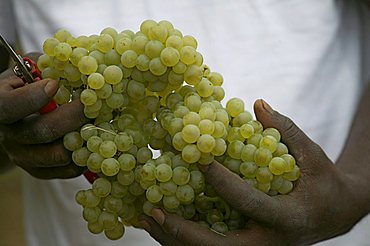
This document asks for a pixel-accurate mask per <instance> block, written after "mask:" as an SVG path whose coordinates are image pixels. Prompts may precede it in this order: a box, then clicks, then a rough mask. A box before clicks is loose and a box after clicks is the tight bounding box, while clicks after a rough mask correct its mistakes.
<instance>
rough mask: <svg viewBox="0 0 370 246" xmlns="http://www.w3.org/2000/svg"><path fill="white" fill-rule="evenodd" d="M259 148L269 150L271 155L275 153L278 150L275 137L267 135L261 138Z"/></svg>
mask: <svg viewBox="0 0 370 246" xmlns="http://www.w3.org/2000/svg"><path fill="white" fill-rule="evenodd" d="M259 147H262V148H266V149H268V150H269V151H270V152H271V153H274V152H275V151H276V148H277V141H276V139H275V138H274V137H273V136H270V135H266V136H264V137H262V138H261V140H260V143H259Z"/></svg>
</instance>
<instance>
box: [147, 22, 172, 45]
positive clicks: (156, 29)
mask: <svg viewBox="0 0 370 246" xmlns="http://www.w3.org/2000/svg"><path fill="white" fill-rule="evenodd" d="M167 36H168V30H167V28H165V27H163V26H161V25H158V24H157V25H153V26H151V27H150V28H149V30H148V37H149V39H150V40H159V41H161V42H162V43H164V42H166V39H167Z"/></svg>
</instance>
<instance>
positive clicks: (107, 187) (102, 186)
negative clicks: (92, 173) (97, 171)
mask: <svg viewBox="0 0 370 246" xmlns="http://www.w3.org/2000/svg"><path fill="white" fill-rule="evenodd" d="M111 189H112V185H111V183H110V182H109V180H107V179H105V178H98V179H96V180H95V181H94V183H93V184H92V191H93V192H94V194H95V195H96V196H98V197H106V196H108V195H109V194H110V192H111Z"/></svg>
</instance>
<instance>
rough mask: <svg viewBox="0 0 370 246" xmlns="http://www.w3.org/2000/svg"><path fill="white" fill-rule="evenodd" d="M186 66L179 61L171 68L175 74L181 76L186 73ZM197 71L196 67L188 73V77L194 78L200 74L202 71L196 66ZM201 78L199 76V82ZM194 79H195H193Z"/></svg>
mask: <svg viewBox="0 0 370 246" xmlns="http://www.w3.org/2000/svg"><path fill="white" fill-rule="evenodd" d="M187 68H188V67H187V66H186V64H184V63H182V62H181V61H179V62H178V63H177V64H176V65H175V66H173V67H172V69H173V71H174V72H175V73H178V74H183V73H185V72H186V70H187ZM198 68H199V69H196V67H194V68H193V69H192V70H189V72H188V75H187V76H188V77H192V76H193V77H194V76H195V75H196V74H197V75H199V74H200V73H202V69H201V68H200V67H199V66H198ZM201 76H202V75H199V81H200V79H201ZM194 78H195V77H194Z"/></svg>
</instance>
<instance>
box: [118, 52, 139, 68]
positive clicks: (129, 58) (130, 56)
mask: <svg viewBox="0 0 370 246" xmlns="http://www.w3.org/2000/svg"><path fill="white" fill-rule="evenodd" d="M121 63H122V65H123V66H125V67H127V68H133V67H135V66H136V63H137V53H136V52H135V51H134V50H126V51H125V52H123V53H122V56H121Z"/></svg>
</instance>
